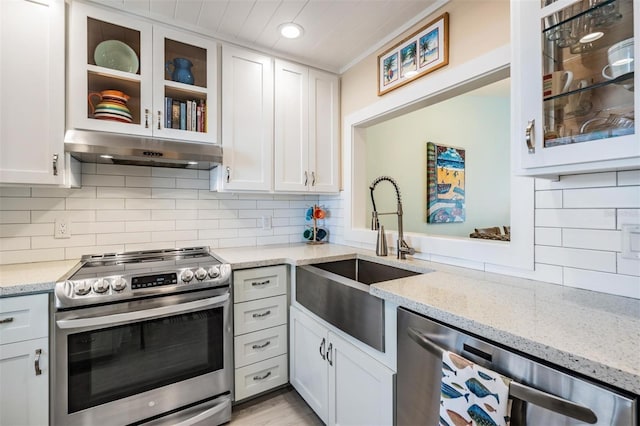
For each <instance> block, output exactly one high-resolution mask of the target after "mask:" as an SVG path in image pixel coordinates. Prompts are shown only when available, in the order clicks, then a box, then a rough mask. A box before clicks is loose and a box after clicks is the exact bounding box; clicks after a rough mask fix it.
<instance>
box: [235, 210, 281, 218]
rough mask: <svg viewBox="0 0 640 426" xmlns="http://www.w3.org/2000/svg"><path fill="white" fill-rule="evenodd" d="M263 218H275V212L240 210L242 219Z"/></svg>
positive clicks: (239, 215)
mask: <svg viewBox="0 0 640 426" xmlns="http://www.w3.org/2000/svg"><path fill="white" fill-rule="evenodd" d="M262 216H271V217H273V210H268V209H263V210H238V217H239V218H240V219H246V218H256V219H257V218H260V217H262Z"/></svg>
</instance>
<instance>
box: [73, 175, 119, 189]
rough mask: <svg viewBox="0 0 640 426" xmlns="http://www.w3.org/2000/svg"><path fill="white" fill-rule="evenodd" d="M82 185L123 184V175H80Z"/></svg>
mask: <svg viewBox="0 0 640 426" xmlns="http://www.w3.org/2000/svg"><path fill="white" fill-rule="evenodd" d="M82 186H83V187H85V186H124V176H114V175H87V174H85V175H82Z"/></svg>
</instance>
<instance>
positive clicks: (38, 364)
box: [33, 349, 42, 376]
mask: <svg viewBox="0 0 640 426" xmlns="http://www.w3.org/2000/svg"><path fill="white" fill-rule="evenodd" d="M41 354H42V349H36V360H35V362H34V363H33V367H34V368H35V370H36V376H39V375H41V374H42V370H41V369H40V355H41Z"/></svg>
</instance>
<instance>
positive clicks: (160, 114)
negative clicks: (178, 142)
mask: <svg viewBox="0 0 640 426" xmlns="http://www.w3.org/2000/svg"><path fill="white" fill-rule="evenodd" d="M160 124H162V111H160V110H158V130H162V127H160Z"/></svg>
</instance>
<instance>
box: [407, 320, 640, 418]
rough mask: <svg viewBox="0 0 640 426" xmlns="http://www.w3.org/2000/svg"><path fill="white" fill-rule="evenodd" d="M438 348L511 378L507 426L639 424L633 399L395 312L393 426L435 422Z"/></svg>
mask: <svg viewBox="0 0 640 426" xmlns="http://www.w3.org/2000/svg"><path fill="white" fill-rule="evenodd" d="M443 350H448V351H451V352H455V353H457V354H460V355H462V356H463V357H465V358H467V359H469V360H470V361H473V362H475V363H477V364H479V365H481V366H483V367H486V368H489V369H491V370H494V371H497V372H498V373H501V374H502V375H504V376H507V377H510V378H512V379H513V382H512V385H511V387H510V391H509V392H510V395H511V397H512V398H513V405H512V410H511V426H520V425H529V426H534V425H535V426H569V425H585V424H597V425H615V426H627V425H628V426H635V425H638V420H639V419H638V401H637V396H635V395H631V394H625V393H623V392H621V391H618V390H614V389H611V388H606V387H604V386H603V385H600V384H595V383H593V382H591V381H589V380H588V379H583V378H578V377H575V376H573V375H570V374H568V373H566V372H564V371H561V370H559V369H555V368H552V367H550V366H548V365H545V364H542V363H541V362H539V361H536V360H533V359H530V358H527V357H524V356H522V355H519V354H516V353H513V352H511V351H508V350H506V349H504V348H502V347H499V346H497V345H496V344H492V343H489V342H487V341H485V340H480V339H478V338H475V337H472V336H469V335H467V334H465V333H463V332H462V331H460V330H457V329H454V328H451V327H449V326H446V325H443V324H441V323H438V322H435V321H433V320H431V319H428V318H426V317H424V316H421V315H419V314H416V313H414V312H411V311H409V310H406V309H404V308H399V309H398V373H397V377H396V380H397V382H396V383H397V406H396V420H397V424H398V425H419V424H420V425H437V424H439V415H438V413H439V404H440V383H441V378H442V358H441V354H442V351H443Z"/></svg>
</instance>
